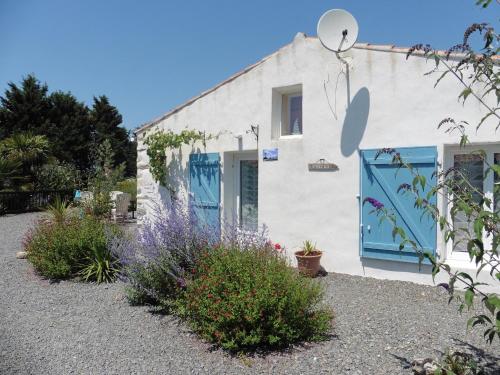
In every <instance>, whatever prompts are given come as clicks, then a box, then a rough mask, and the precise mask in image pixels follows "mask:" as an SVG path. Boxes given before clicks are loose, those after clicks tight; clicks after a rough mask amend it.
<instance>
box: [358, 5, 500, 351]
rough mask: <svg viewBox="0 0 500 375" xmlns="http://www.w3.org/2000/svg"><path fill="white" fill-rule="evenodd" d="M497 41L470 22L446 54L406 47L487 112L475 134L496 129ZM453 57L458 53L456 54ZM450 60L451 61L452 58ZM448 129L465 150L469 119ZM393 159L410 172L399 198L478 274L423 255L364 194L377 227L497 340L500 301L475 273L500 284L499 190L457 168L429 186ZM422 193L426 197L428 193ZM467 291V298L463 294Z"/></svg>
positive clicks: (499, 119) (490, 167) (498, 172)
mask: <svg viewBox="0 0 500 375" xmlns="http://www.w3.org/2000/svg"><path fill="white" fill-rule="evenodd" d="M490 3H491V1H489V0H479V1H477V4H479V5H482V6H483V7H484V8H486V7H488V5H490ZM475 33H476V34H481V35H482V36H483V39H484V47H483V48H482V50H481V51H479V52H478V51H475V50H474V49H473V48H472V47H471V44H470V38H471V35H473V34H475ZM499 43H500V37H499V36H498V34H497V33H496V32H495V30H494V28H493V27H492V26H490V25H488V24H485V23H481V24H478V23H476V24H473V25H471V26H470V27H469V28H467V30H466V31H465V33H464V37H463V40H462V43H460V44H457V45H455V46H453V47H451V48H450V49H449V50H448V51H447V52H446V54H444V55H443V54H442V53H440V52H438V51H436V50H433V49H432V48H431V46H429V45H423V44H418V45H415V46H413V47H412V48H410V50H409V52H408V56H407V57H409V56H411V55H413V54H415V53H420V54H423V55H424V56H426V57H427V58H428V59H432V60H433V61H434V62H435V69H434V70H433V71H431V72H429V73H428V74H433V73H436V72H438V68H439V69H442V70H443V71H441V75H440V76H439V78H438V80H437V82H436V85H437V84H439V82H440V81H441V80H442V79H444V78H445V77H453V78H454V79H456V80H457V81H458V82H459V84H460V85H461V86H462V90H461V92H460V93H459V94H458V98H459V100H461V101H463V102H464V103H465V101H466V100H468V99H469V98H474V99H475V100H477V101H479V103H480V105H481V106H482V107H483V108H484V109H485V115H484V116H483V117H482V118H481V119H478V120H477V123H476V124H475V125H476V126H474V127H473V128H472V130H473V131H475V130H477V129H478V128H479V127H481V126H492V127H494V128H495V129H496V130H498V129H499V128H500V107H499V103H500V85H499V83H500V70H499V69H498V67H497V66H496V65H495V61H494V59H496V56H497V55H498V53H499V52H500V49H499V47H498V45H499ZM457 53H458V54H457ZM452 56H453V57H454V59H450V57H452ZM443 126H446V127H447V129H446V131H447V132H448V133H453V132H458V133H459V135H460V139H459V144H460V145H461V146H466V145H467V144H468V143H469V137H468V132H469V131H470V130H471V129H470V127H471V126H470V125H469V122H467V121H464V120H455V119H454V118H452V117H448V118H445V119H443V120H441V122H440V123H439V125H438V128H441V127H443ZM383 154H386V155H391V156H392V162H393V163H394V164H396V165H397V166H398V169H399V168H405V169H407V170H408V171H409V172H410V174H411V176H412V180H411V181H408V182H407V183H403V184H401V186H399V188H398V193H400V194H409V195H411V196H412V197H413V198H414V200H415V207H416V208H418V209H419V210H421V211H422V215H426V216H430V217H431V218H433V219H434V220H435V221H436V222H437V223H438V224H439V226H440V229H441V232H442V233H443V235H444V239H445V242H447V243H448V242H451V243H452V245H453V246H454V247H456V246H458V245H459V244H460V243H461V244H465V247H466V249H467V253H468V254H469V257H470V260H471V261H472V262H474V264H475V266H476V272H474V273H469V272H463V271H462V272H461V271H457V270H454V269H452V268H451V267H450V266H449V265H448V264H447V263H446V260H445V261H441V260H439V259H437V258H436V257H434V256H433V255H432V254H430V253H428V252H425V251H424V250H423V249H422V248H421V247H420V246H419V245H418V244H417V243H416V242H415V241H414V240H413V239H412V237H411V236H410V235H409V234H408V233H407V232H406V231H405V229H404V228H403V227H401V226H400V225H399V223H398V221H397V217H396V215H395V213H394V212H393V211H392V210H390V209H387V208H386V207H385V206H384V202H380V201H378V200H377V199H376V197H367V198H366V199H365V201H364V202H363V204H365V203H369V204H371V205H372V206H373V211H372V212H373V213H375V214H376V215H378V216H379V217H380V220H381V222H383V221H388V222H389V223H390V225H392V228H393V231H392V234H393V238H394V241H399V242H400V245H399V248H400V250H402V249H403V248H404V247H407V246H409V247H411V248H412V249H413V250H414V251H415V252H416V253H417V254H418V255H419V258H420V261H421V262H422V261H423V260H424V259H428V260H429V261H430V263H431V264H432V276H433V279H434V277H435V276H436V275H437V274H438V273H440V272H444V273H446V275H447V277H448V282H447V283H442V284H440V285H441V286H442V287H443V288H445V289H446V290H447V291H448V293H449V296H450V301H452V300H458V301H459V310H460V311H462V310H463V309H465V308H467V309H472V308H473V307H474V305H475V303H478V302H479V304H480V305H482V307H484V309H483V310H484V312H483V311H481V309H480V310H479V311H478V312H477V313H476V314H475V315H474V316H473V317H471V318H470V319H469V321H468V326H472V327H474V326H476V325H482V326H484V337H485V338H486V339H487V340H488V341H489V342H490V343H491V342H492V341H493V340H494V339H495V338H497V339H499V340H500V296H499V295H498V294H497V293H490V292H487V291H486V290H485V289H484V286H485V284H484V283H482V282H479V280H478V275H479V273H480V272H481V271H484V272H488V273H489V274H490V276H491V281H490V283H493V284H494V285H495V286H496V287H498V286H499V283H500V258H499V246H500V215H499V214H500V205H498V202H494V200H497V201H498V200H500V186H498V185H495V188H494V192H493V199H491V198H489V197H487V196H486V195H484V194H483V192H482V190H481V191H480V190H478V188H476V187H475V186H474V185H473V184H472V183H471V182H470V180H469V177H468V175H467V174H466V173H464V172H463V171H462V170H460V169H457V168H451V169H448V170H442V171H440V172H438V174H437V176H436V177H437V183H436V185H435V186H432V185H430V183H429V181H427V180H426V178H425V177H424V176H423V175H421V174H420V173H419V171H418V169H417V168H415V167H414V166H413V165H412V164H411V163H408V162H407V161H406V160H404V158H403V157H401V155H400V154H399V153H398V152H397V150H394V149H392V148H384V149H381V150H379V151H378V153H377V157H379V156H380V155H383ZM484 155H485V153H484V151H482V150H480V149H477V150H474V151H473V156H474V157H476V158H481V159H482V161H483V163H485V165H486V167H487V172H486V174H485V176H484V177H483V178H486V176H488V174H494V175H495V176H496V177H497V178H499V177H500V165H499V164H488V162H487V160H486V158H485V157H484ZM426 191H427V192H426ZM436 195H439V196H441V197H442V199H443V200H444V201H445V202H446V205H447V206H448V207H451V209H450V216H448V215H447V213H446V212H441V211H440V208H439V207H438V206H437V205H436V204H432V203H430V202H431V201H432V198H433V197H435V196H436ZM457 217H460V219H461V221H462V222H463V221H465V222H466V223H467V226H466V227H460V228H456V227H455V226H454V219H455V218H457ZM463 290H465V293H464V294H462V293H461V292H462V291H463Z"/></svg>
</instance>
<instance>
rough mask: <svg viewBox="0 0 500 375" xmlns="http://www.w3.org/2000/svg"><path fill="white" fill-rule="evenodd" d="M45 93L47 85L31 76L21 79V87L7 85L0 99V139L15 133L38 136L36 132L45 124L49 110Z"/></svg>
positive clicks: (11, 84) (12, 84)
mask: <svg viewBox="0 0 500 375" xmlns="http://www.w3.org/2000/svg"><path fill="white" fill-rule="evenodd" d="M47 91H48V87H47V85H46V84H41V83H40V82H39V81H38V80H37V79H36V78H35V76H34V75H32V74H30V75H28V76H27V77H25V78H24V79H23V81H22V83H21V87H19V86H17V85H16V84H15V83H13V82H9V83H8V89H7V90H6V91H5V96H4V97H0V104H1V106H0V139H3V138H6V137H9V136H11V135H12V134H14V133H17V132H28V131H31V132H33V133H35V134H39V133H38V132H37V131H36V130H37V129H40V128H42V127H43V125H44V124H45V123H46V121H47V117H48V112H49V108H50V103H49V100H48V98H47Z"/></svg>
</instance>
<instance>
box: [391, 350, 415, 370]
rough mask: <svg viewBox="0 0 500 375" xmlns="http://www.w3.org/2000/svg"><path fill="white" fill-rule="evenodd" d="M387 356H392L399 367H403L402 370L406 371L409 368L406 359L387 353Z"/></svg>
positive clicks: (409, 364)
mask: <svg viewBox="0 0 500 375" xmlns="http://www.w3.org/2000/svg"><path fill="white" fill-rule="evenodd" d="M389 354H390V355H391V356H393V357H394V358H396V359H397V360H398V361H399V364H400V365H401V367H403V368H404V369H408V368H410V367H411V361H409V360H408V358H405V357H400V356H399V355H396V354H393V353H389Z"/></svg>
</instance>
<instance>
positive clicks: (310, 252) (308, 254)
mask: <svg viewBox="0 0 500 375" xmlns="http://www.w3.org/2000/svg"><path fill="white" fill-rule="evenodd" d="M321 255H323V252H322V251H319V250H318V249H316V244H313V243H312V242H311V241H309V240H307V241H304V243H303V244H302V249H301V250H299V251H296V252H295V257H296V258H297V264H298V268H299V271H300V272H301V273H303V274H305V275H308V276H311V277H314V276H316V275H317V274H318V272H319V270H320V268H321V266H320V260H321Z"/></svg>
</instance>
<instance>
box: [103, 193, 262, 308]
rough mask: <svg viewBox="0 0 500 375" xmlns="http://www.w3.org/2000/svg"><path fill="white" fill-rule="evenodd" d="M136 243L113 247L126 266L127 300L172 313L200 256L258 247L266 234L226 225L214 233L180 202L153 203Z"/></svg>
mask: <svg viewBox="0 0 500 375" xmlns="http://www.w3.org/2000/svg"><path fill="white" fill-rule="evenodd" d="M152 211H153V212H152V218H151V220H146V221H145V223H144V224H143V226H142V228H141V231H140V232H139V234H138V236H137V237H136V238H117V239H115V240H114V241H113V242H112V244H111V246H112V248H113V250H112V251H113V253H115V254H117V255H118V256H119V258H120V261H121V263H122V264H123V265H124V268H123V272H122V276H123V278H124V279H125V280H126V281H127V283H128V286H127V288H126V292H127V297H128V299H129V302H130V303H132V304H152V305H160V306H162V307H164V308H167V309H170V308H171V307H172V302H173V301H175V300H176V299H177V297H178V296H179V293H180V291H182V289H183V288H184V287H185V285H186V280H187V279H189V278H191V277H192V272H193V270H194V268H195V265H196V262H197V261H198V259H199V256H200V254H201V253H202V251H204V250H206V249H207V248H209V247H210V246H212V245H215V244H216V243H224V244H227V245H228V246H237V247H238V248H240V249H250V248H255V247H262V246H264V245H265V244H266V242H267V237H266V232H265V230H263V231H262V232H261V233H245V232H241V231H239V230H237V229H236V227H234V226H232V225H225V226H224V228H223V231H222V232H223V235H222V238H219V237H218V236H217V233H219V231H218V230H213V228H210V227H206V226H202V225H199V221H198V220H197V218H196V216H195V215H194V214H193V213H192V212H191V210H190V209H189V208H186V207H184V206H182V205H181V204H180V203H173V204H172V205H171V206H170V207H163V206H161V205H160V204H156V205H155V206H154V207H153V210H152Z"/></svg>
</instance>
